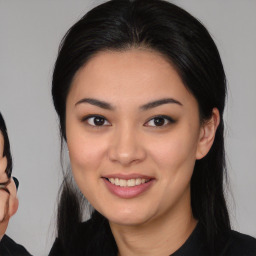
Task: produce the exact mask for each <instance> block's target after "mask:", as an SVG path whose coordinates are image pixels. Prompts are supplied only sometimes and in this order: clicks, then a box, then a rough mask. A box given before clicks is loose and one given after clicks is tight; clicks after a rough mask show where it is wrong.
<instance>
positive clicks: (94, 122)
mask: <svg viewBox="0 0 256 256" xmlns="http://www.w3.org/2000/svg"><path fill="white" fill-rule="evenodd" d="M84 121H86V122H87V123H88V124H89V125H91V126H106V125H110V123H109V122H108V121H107V120H106V118H104V117H103V116H89V117H86V118H85V119H84Z"/></svg>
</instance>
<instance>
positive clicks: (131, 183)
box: [105, 178, 152, 187]
mask: <svg viewBox="0 0 256 256" xmlns="http://www.w3.org/2000/svg"><path fill="white" fill-rule="evenodd" d="M105 179H106V180H107V181H109V182H110V183H111V184H113V185H115V186H119V187H135V186H139V185H141V184H144V183H148V182H149V181H150V180H152V179H143V178H137V179H129V180H125V179H119V178H105Z"/></svg>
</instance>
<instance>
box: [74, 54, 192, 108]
mask: <svg viewBox="0 0 256 256" xmlns="http://www.w3.org/2000/svg"><path fill="white" fill-rule="evenodd" d="M70 95H71V97H72V98H75V99H76V100H78V99H79V98H81V97H82V96H84V97H85V96H90V97H104V99H106V98H107V99H108V100H115V101H119V103H120V104H122V103H124V102H123V99H124V98H125V99H126V100H128V99H132V100H133V103H134V101H140V102H141V101H147V100H151V99H154V98H155V97H162V98H163V97H168V96H169V97H176V98H178V100H180V101H186V100H188V98H191V97H193V96H192V95H191V94H190V93H189V91H188V90H187V89H186V87H185V86H184V84H183V82H182V80H181V78H180V76H179V75H178V73H177V72H176V70H175V68H174V67H173V66H172V65H171V63H170V62H169V61H167V60H166V58H164V57H163V56H162V55H161V54H160V53H157V52H155V51H150V50H144V49H143V50H142V49H132V50H126V51H122V52H115V51H104V52H100V53H98V54H97V55H95V56H94V57H93V58H92V59H90V60H89V61H88V62H87V63H86V65H85V66H84V67H82V68H81V69H80V70H79V71H78V72H77V74H76V75H75V77H74V79H73V82H72V86H71V90H70Z"/></svg>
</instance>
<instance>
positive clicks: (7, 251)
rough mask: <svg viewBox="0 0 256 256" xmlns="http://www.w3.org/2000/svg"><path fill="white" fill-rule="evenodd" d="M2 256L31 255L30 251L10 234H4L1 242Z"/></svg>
mask: <svg viewBox="0 0 256 256" xmlns="http://www.w3.org/2000/svg"><path fill="white" fill-rule="evenodd" d="M0 255H1V256H15V255H20V256H31V254H29V253H28V251H27V250H26V249H25V248H24V247H23V246H21V245H19V244H17V243H15V242H14V241H13V240H12V239H11V238H10V237H9V236H7V235H4V237H3V238H2V240H1V242H0Z"/></svg>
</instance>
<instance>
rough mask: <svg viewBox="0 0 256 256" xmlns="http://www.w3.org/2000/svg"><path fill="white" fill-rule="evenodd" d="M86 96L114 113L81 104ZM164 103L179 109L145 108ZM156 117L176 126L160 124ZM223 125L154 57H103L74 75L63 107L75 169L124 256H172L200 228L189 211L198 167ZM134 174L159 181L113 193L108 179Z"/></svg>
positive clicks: (138, 53)
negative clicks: (203, 116)
mask: <svg viewBox="0 0 256 256" xmlns="http://www.w3.org/2000/svg"><path fill="white" fill-rule="evenodd" d="M84 98H94V99H97V100H101V101H104V102H107V103H109V104H111V105H112V106H113V108H114V109H113V110H107V109H103V108H101V107H99V106H95V105H93V104H90V103H78V102H79V101H81V100H82V99H84ZM163 98H172V99H174V100H176V101H178V102H179V103H180V104H177V103H168V104H162V105H159V106H157V107H153V108H150V109H147V110H142V109H141V108H140V106H142V105H145V104H147V103H149V102H152V101H156V100H159V99H163ZM88 115H101V116H103V117H104V118H105V119H103V120H104V123H103V125H101V126H95V123H94V120H95V119H94V118H92V117H91V118H89V119H87V120H85V119H86V116H88ZM159 115H166V116H169V117H171V118H172V119H173V120H174V122H169V121H168V120H167V119H164V122H163V125H161V126H156V125H155V122H154V120H155V119H154V118H155V117H156V116H159ZM162 121H163V120H162ZM218 123H219V112H218V110H217V109H213V115H212V118H211V119H210V120H208V121H207V122H203V123H201V122H200V120H199V110H198V103H197V101H196V99H195V98H194V97H193V95H192V94H191V93H190V92H189V91H188V90H187V89H186V88H185V86H184V85H183V83H182V81H181V79H180V77H179V75H178V74H177V72H176V71H175V69H174V68H173V67H172V66H171V64H170V63H169V62H168V61H166V60H165V58H164V57H162V56H161V55H160V54H158V53H156V52H153V51H150V50H145V49H131V50H127V51H123V52H111V51H107V52H100V53H98V54H97V55H96V56H94V57H93V58H92V59H91V60H90V61H89V62H88V63H87V64H86V65H85V66H84V67H83V68H81V69H80V70H79V71H78V72H77V74H76V76H75V78H74V79H73V83H72V86H71V90H70V92H69V95H68V97H67V104H66V136H67V144H68V148H69V155H70V161H71V167H72V172H73V175H74V178H75V180H76V182H77V185H78V187H79V188H80V190H81V192H82V193H83V194H84V196H85V197H86V198H87V199H88V200H89V202H90V203H91V204H92V205H93V206H94V207H95V209H97V210H98V211H99V212H100V213H101V214H103V215H104V216H105V217H106V218H107V219H108V220H109V222H110V227H111V230H112V232H113V235H114V237H115V239H116V242H117V245H118V248H119V255H126V256H127V255H169V254H171V253H172V252H174V251H175V250H177V249H178V248H179V247H180V246H181V245H182V244H183V243H184V242H185V240H186V239H187V238H188V236H189V235H190V234H191V232H192V231H193V229H194V227H195V225H196V220H195V219H194V218H193V216H192V210H191V206H190V179H191V176H192V173H193V168H194V164H195V161H196V159H201V158H202V157H204V156H205V155H206V154H207V152H208V151H209V150H210V147H211V145H212V143H213V141H214V135H215V131H216V129H217V126H218ZM134 173H136V174H139V175H146V176H150V177H152V178H153V179H154V181H153V184H152V185H151V186H150V188H149V189H148V190H146V191H145V192H143V193H142V194H140V195H138V196H135V197H133V198H129V199H124V198H120V197H118V196H116V195H114V194H112V193H111V192H110V191H109V190H108V188H107V186H106V184H105V182H104V179H103V177H105V176H109V175H110V176H111V175H113V176H114V175H116V174H122V175H130V174H134Z"/></svg>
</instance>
